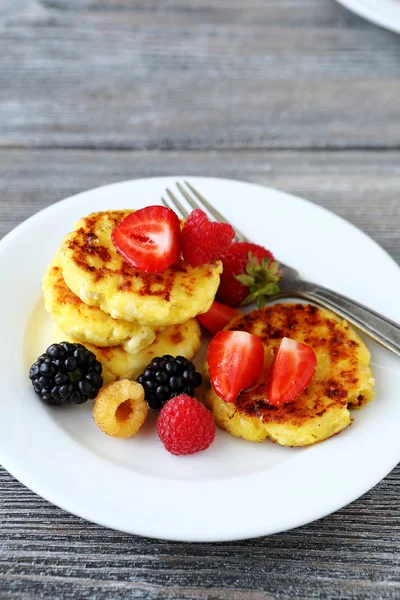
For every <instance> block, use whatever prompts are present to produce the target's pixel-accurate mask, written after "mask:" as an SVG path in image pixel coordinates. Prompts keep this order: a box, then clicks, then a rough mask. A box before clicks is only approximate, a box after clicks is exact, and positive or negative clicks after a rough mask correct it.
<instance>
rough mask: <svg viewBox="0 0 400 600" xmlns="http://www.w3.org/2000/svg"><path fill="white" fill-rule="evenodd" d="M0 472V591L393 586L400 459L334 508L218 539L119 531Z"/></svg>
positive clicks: (366, 590) (386, 594)
mask: <svg viewBox="0 0 400 600" xmlns="http://www.w3.org/2000/svg"><path fill="white" fill-rule="evenodd" d="M0 482H1V486H0V550H1V553H0V597H1V598H12V599H16V598H18V599H19V598H41V599H42V598H43V599H52V600H53V599H54V598H66V599H67V598H68V599H74V600H76V599H78V600H80V599H86V598H90V599H93V598H95V599H97V598H98V599H100V598H101V599H110V600H111V599H113V600H116V599H122V598H143V599H147V598H173V599H180V598H187V599H193V600H195V599H196V600H197V599H199V600H200V599H204V598H208V599H221V600H236V599H237V600H242V599H243V600H247V599H248V600H258V599H261V598H302V599H306V598H328V599H330V600H334V599H336V598H360V599H361V598H387V599H393V600H395V599H397V598H399V595H400V559H399V556H400V554H399V549H400V527H399V521H398V510H399V500H398V499H399V494H400V468H399V467H398V468H397V469H396V470H395V471H393V473H392V474H391V475H389V476H388V477H387V478H386V479H385V481H384V482H383V483H381V484H380V485H379V486H378V487H376V488H375V489H374V490H372V491H371V492H369V493H368V494H366V495H365V496H364V497H363V498H361V499H360V500H358V501H357V502H355V503H353V504H352V505H350V506H349V507H347V508H345V509H343V510H341V511H339V512H338V513H336V514H335V515H332V516H330V517H327V518H325V519H323V520H321V521H319V522H316V523H314V524H311V525H308V526H306V527H302V528H300V529H296V530H294V531H291V532H287V533H282V534H279V535H275V536H272V537H269V538H259V539H255V540H249V541H243V542H231V543H224V544H184V543H170V542H164V541H159V540H146V539H144V538H138V537H135V536H129V535H125V534H120V533H117V532H114V531H111V530H108V529H104V528H102V527H99V526H96V525H93V524H91V523H87V522H85V521H82V520H80V519H78V518H76V517H73V516H72V515H69V514H67V513H65V512H64V511H62V510H60V509H58V508H55V507H53V506H51V505H50V504H48V503H47V502H45V501H44V500H42V499H40V498H38V497H37V496H35V494H33V493H32V492H30V491H29V490H27V489H26V488H24V487H23V486H22V485H21V484H19V483H18V482H16V481H15V480H13V479H12V478H11V477H10V476H9V475H8V474H6V473H5V472H4V471H0ZM258 500H259V499H258ZM160 510H162V501H161V499H160ZM218 510H221V509H218ZM221 518H223V510H221Z"/></svg>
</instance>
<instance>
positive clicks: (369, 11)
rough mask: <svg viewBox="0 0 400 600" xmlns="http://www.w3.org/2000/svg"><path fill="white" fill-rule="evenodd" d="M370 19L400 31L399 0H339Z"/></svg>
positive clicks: (392, 29) (338, 0) (387, 27)
mask: <svg viewBox="0 0 400 600" xmlns="http://www.w3.org/2000/svg"><path fill="white" fill-rule="evenodd" d="M337 2H339V3H340V4H343V6H345V7H346V8H348V9H349V10H351V11H352V12H354V13H356V14H358V15H360V17H364V19H367V20H368V21H371V22H372V23H375V24H376V25H380V26H381V27H385V28H386V29H390V30H391V31H395V32H396V33H400V1H399V0H337Z"/></svg>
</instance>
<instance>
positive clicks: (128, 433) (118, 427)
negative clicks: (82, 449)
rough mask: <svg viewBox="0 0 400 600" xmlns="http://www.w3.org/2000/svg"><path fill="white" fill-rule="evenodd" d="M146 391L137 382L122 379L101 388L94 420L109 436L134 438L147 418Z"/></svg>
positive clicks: (94, 409)
mask: <svg viewBox="0 0 400 600" xmlns="http://www.w3.org/2000/svg"><path fill="white" fill-rule="evenodd" d="M147 411H148V408H147V404H146V401H145V399H144V390H143V388H142V386H141V385H139V384H138V383H136V382H135V381H129V380H128V379H122V380H121V381H115V382H114V383H109V384H108V385H105V386H104V387H103V388H101V390H100V392H99V395H98V396H97V398H96V402H95V405H94V408H93V418H94V421H95V423H96V425H97V426H98V427H100V429H101V430H102V431H104V433H107V435H112V436H114V437H117V438H128V437H133V436H134V435H136V434H137V432H138V431H139V429H140V428H141V426H142V425H143V423H144V422H145V420H146V417H147Z"/></svg>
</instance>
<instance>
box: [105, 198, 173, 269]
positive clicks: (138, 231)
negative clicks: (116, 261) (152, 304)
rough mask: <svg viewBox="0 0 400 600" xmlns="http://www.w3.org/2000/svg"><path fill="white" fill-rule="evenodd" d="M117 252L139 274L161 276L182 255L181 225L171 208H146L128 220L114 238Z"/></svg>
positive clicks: (115, 232)
mask: <svg viewBox="0 0 400 600" xmlns="http://www.w3.org/2000/svg"><path fill="white" fill-rule="evenodd" d="M111 239H112V242H113V244H114V246H115V249H116V250H117V252H118V253H119V254H120V255H121V256H123V258H124V259H125V260H126V262H127V263H129V264H130V265H131V266H132V267H135V269H137V270H138V271H145V272H146V273H162V272H163V271H165V270H166V269H168V267H170V266H171V265H172V264H173V263H174V262H176V261H177V260H178V258H179V255H180V222H179V219H178V217H177V215H176V214H175V213H174V211H173V210H171V209H170V208H165V207H164V206H147V207H146V208H141V209H140V210H137V211H136V212H134V213H132V214H130V215H128V216H127V217H125V219H124V220H123V221H121V223H119V224H118V225H117V226H116V227H115V228H114V230H113V231H112V234H111Z"/></svg>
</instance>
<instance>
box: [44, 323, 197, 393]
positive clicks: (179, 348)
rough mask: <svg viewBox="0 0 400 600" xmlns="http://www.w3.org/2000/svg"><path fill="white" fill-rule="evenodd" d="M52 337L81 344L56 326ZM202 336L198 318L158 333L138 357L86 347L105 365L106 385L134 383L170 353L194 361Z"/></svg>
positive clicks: (117, 348)
mask: <svg viewBox="0 0 400 600" xmlns="http://www.w3.org/2000/svg"><path fill="white" fill-rule="evenodd" d="M53 335H54V341H55V342H56V343H60V342H63V341H65V342H72V343H74V342H77V341H78V340H76V339H74V338H71V337H70V336H68V335H66V334H65V333H64V332H63V331H61V329H60V328H59V327H57V325H55V326H54V327H53ZM200 337H201V331H200V325H199V324H198V322H197V320H196V319H190V320H189V321H187V322H186V323H181V324H180V325H170V326H168V327H166V328H165V329H163V330H162V331H158V332H157V335H156V339H155V340H154V342H153V343H152V344H150V345H149V346H146V348H144V349H143V350H141V351H140V352H138V353H137V354H129V353H128V352H125V350H124V349H123V348H122V347H121V346H112V347H110V348H100V347H99V346H94V345H92V344H87V343H85V344H84V345H85V346H86V348H88V349H89V350H91V351H92V352H94V354H95V355H96V358H97V360H98V361H100V362H101V364H102V365H103V379H104V383H110V382H112V381H116V380H119V379H131V380H135V379H136V378H137V377H138V376H139V375H140V374H141V373H142V371H143V370H144V369H145V368H146V367H147V365H148V364H149V363H150V362H151V361H152V359H153V358H155V357H156V356H163V355H164V354H171V355H172V356H184V357H185V358H187V359H188V360H191V359H192V358H193V356H194V355H195V354H196V352H197V350H198V349H199V348H200Z"/></svg>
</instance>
